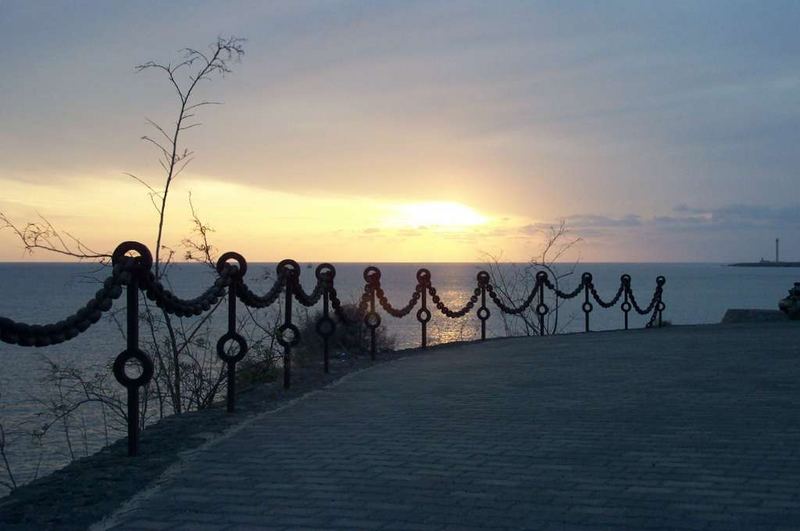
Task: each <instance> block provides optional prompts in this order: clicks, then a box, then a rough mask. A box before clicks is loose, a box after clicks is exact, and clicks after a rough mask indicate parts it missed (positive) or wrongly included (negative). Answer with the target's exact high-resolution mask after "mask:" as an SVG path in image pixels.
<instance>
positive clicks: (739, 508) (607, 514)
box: [99, 323, 800, 530]
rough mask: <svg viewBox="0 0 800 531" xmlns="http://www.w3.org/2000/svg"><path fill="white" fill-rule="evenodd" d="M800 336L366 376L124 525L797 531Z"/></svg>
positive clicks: (696, 335)
mask: <svg viewBox="0 0 800 531" xmlns="http://www.w3.org/2000/svg"><path fill="white" fill-rule="evenodd" d="M799 377H800V326H798V325H797V324H796V323H786V324H782V323H776V324H761V325H758V326H755V325H734V326H700V327H670V328H665V329H661V330H641V331H630V332H608V333H594V334H586V335H583V334H577V335H568V336H558V337H547V338H530V339H504V340H496V341H489V342H486V343H483V344H480V343H473V344H466V345H458V346H452V347H444V348H439V349H434V350H433V351H431V353H430V355H425V356H416V357H412V358H406V359H401V360H398V361H395V362H392V363H387V364H382V365H379V366H376V367H373V368H371V369H368V370H366V371H363V372H360V373H357V374H355V375H353V376H351V377H349V378H346V379H345V380H344V381H342V382H340V383H339V384H337V385H333V386H330V387H328V388H325V389H324V390H322V391H319V392H316V393H312V394H311V395H308V396H307V397H305V398H303V399H301V400H299V401H297V402H295V403H293V404H292V405H290V406H289V407H286V408H285V409H282V410H280V411H277V412H274V413H270V414H265V415H262V416H260V417H258V418H257V419H256V420H255V421H253V422H251V423H249V424H248V425H247V426H245V427H243V428H241V429H240V430H239V431H237V432H236V433H235V434H233V435H231V436H230V437H227V438H224V439H221V440H219V441H217V442H215V443H212V444H210V445H208V446H207V447H206V448H204V449H202V450H200V451H199V452H196V453H195V454H193V455H191V456H189V457H187V458H186V460H185V462H184V463H182V465H181V469H180V471H179V472H177V473H173V474H170V475H169V476H168V477H166V478H165V479H164V480H163V481H162V482H161V484H160V485H159V486H158V487H157V488H156V489H155V490H153V491H151V492H149V493H146V494H145V495H143V496H142V497H140V499H138V500H137V501H136V502H135V503H132V504H131V505H130V506H129V507H126V508H125V510H123V511H121V512H119V513H118V514H116V515H115V516H114V518H112V519H111V520H108V521H106V522H105V523H103V524H102V525H101V526H99V527H106V528H108V527H110V528H113V529H186V530H204V529H208V530H238V529H242V530H244V529H298V528H309V529H386V530H404V529H408V530H440V529H473V528H475V529H623V528H630V529H644V528H647V529H650V528H664V529H705V528H708V529H758V528H767V529H773V528H774V529H783V528H786V529H800V378H799Z"/></svg>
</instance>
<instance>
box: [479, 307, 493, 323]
mask: <svg viewBox="0 0 800 531" xmlns="http://www.w3.org/2000/svg"><path fill="white" fill-rule="evenodd" d="M490 315H492V312H490V311H489V308H487V307H486V306H481V307H480V308H478V319H480V320H481V321H485V320H486V319H488V318H489V316H490Z"/></svg>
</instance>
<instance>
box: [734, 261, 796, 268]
mask: <svg viewBox="0 0 800 531" xmlns="http://www.w3.org/2000/svg"><path fill="white" fill-rule="evenodd" d="M728 266H729V267H800V262H739V263H737V264H728Z"/></svg>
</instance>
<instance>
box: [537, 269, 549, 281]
mask: <svg viewBox="0 0 800 531" xmlns="http://www.w3.org/2000/svg"><path fill="white" fill-rule="evenodd" d="M536 280H538V281H545V280H547V272H546V271H539V272H538V273H536Z"/></svg>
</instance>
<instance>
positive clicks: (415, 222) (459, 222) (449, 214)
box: [384, 201, 489, 228]
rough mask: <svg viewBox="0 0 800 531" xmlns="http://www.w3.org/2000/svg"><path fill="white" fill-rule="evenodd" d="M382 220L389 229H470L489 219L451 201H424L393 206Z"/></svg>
mask: <svg viewBox="0 0 800 531" xmlns="http://www.w3.org/2000/svg"><path fill="white" fill-rule="evenodd" d="M391 210H392V212H391V214H390V215H389V216H387V218H386V219H385V220H384V225H386V226H389V227H412V228H419V227H470V226H474V225H482V224H484V223H487V222H488V221H489V218H487V217H486V216H484V215H483V214H481V213H480V212H478V211H477V210H475V209H473V208H471V207H468V206H467V205H463V204H461V203H455V202H452V201H425V202H420V203H404V204H400V205H393V206H392V207H391Z"/></svg>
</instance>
